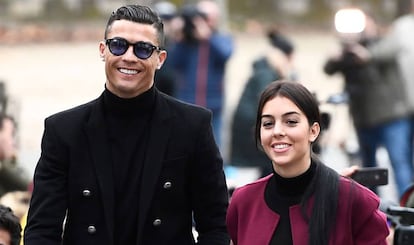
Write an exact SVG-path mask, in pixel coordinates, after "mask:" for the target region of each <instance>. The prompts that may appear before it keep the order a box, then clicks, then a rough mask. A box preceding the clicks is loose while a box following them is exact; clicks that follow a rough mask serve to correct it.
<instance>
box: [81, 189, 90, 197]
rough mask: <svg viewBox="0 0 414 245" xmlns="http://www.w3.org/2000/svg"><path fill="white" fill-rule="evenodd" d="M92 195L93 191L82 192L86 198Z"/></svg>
mask: <svg viewBox="0 0 414 245" xmlns="http://www.w3.org/2000/svg"><path fill="white" fill-rule="evenodd" d="M90 195H91V191H90V190H83V191H82V196H84V197H88V196H90Z"/></svg>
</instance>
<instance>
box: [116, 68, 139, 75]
mask: <svg viewBox="0 0 414 245" xmlns="http://www.w3.org/2000/svg"><path fill="white" fill-rule="evenodd" d="M119 71H120V72H122V73H125V74H128V75H132V74H137V73H138V71H137V70H129V69H124V68H120V69H119Z"/></svg>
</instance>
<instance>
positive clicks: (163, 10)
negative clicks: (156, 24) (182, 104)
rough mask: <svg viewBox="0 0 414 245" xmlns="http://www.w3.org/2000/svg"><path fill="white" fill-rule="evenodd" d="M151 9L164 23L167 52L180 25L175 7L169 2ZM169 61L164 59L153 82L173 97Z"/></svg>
mask: <svg viewBox="0 0 414 245" xmlns="http://www.w3.org/2000/svg"><path fill="white" fill-rule="evenodd" d="M153 8H154V10H155V11H156V12H157V13H158V15H159V16H160V17H161V19H162V21H163V23H164V34H165V50H167V51H169V50H170V47H171V45H173V43H174V41H175V39H176V38H177V37H176V35H177V28H179V25H180V24H179V20H178V17H177V7H176V6H175V5H174V4H173V3H171V2H169V1H161V2H157V3H155V4H154V6H153ZM169 60H170V59H166V60H165V62H164V64H163V65H162V69H158V70H157V71H156V72H155V78H154V82H155V85H156V86H157V88H158V89H159V90H160V91H161V92H164V93H166V94H168V95H171V96H175V95H176V87H177V78H176V75H175V73H174V71H173V68H172V67H171V65H170V62H169Z"/></svg>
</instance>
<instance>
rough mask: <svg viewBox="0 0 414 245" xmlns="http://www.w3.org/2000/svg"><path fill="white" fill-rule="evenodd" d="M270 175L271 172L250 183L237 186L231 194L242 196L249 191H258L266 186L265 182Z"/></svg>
mask: <svg viewBox="0 0 414 245" xmlns="http://www.w3.org/2000/svg"><path fill="white" fill-rule="evenodd" d="M272 176H273V174H269V175H267V176H265V177H263V178H260V179H258V180H255V181H253V182H251V183H247V184H245V185H242V186H240V187H237V188H236V189H235V191H234V193H233V196H234V195H239V196H240V195H241V196H244V195H250V194H251V193H259V192H260V190H263V191H264V189H265V188H266V184H267V182H268V181H269V179H270V178H271V177H272Z"/></svg>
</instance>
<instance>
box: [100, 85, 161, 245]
mask: <svg viewBox="0 0 414 245" xmlns="http://www.w3.org/2000/svg"><path fill="white" fill-rule="evenodd" d="M154 99H155V90H154V88H151V89H150V90H148V91H146V92H145V93H143V94H141V95H139V96H137V97H134V98H129V99H123V98H120V97H118V96H116V95H114V94H113V93H111V92H110V91H109V90H108V89H105V91H104V104H103V110H104V115H105V124H106V126H107V129H108V139H109V143H110V148H111V156H112V164H113V178H114V185H115V186H114V187H115V188H114V189H115V212H114V215H115V217H114V220H115V230H114V237H115V244H136V234H137V227H138V222H137V221H138V216H139V215H140V214H139V212H138V208H137V207H138V202H139V198H138V197H139V195H138V193H139V191H140V185H141V172H142V166H143V163H144V159H145V153H146V146H147V145H146V143H147V139H148V136H149V135H148V131H149V130H148V127H149V125H150V120H151V115H152V111H153V107H154V101H155V100H154Z"/></svg>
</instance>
